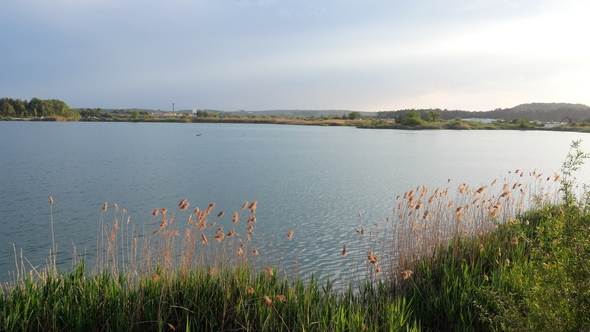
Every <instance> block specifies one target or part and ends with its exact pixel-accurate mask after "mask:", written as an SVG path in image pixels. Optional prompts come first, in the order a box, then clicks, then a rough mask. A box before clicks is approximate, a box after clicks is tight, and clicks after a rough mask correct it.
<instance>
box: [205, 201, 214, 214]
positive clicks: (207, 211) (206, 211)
mask: <svg viewBox="0 0 590 332" xmlns="http://www.w3.org/2000/svg"><path fill="white" fill-rule="evenodd" d="M214 207H215V203H211V204H209V207H208V208H207V210H205V214H209V213H211V210H213V208H214Z"/></svg>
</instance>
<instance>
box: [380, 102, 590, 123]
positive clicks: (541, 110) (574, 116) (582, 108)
mask: <svg viewBox="0 0 590 332" xmlns="http://www.w3.org/2000/svg"><path fill="white" fill-rule="evenodd" d="M413 112H417V113H418V114H419V115H420V117H422V116H424V115H426V116H427V117H429V115H431V114H433V112H436V113H439V114H440V118H441V119H443V120H453V119H456V118H463V119H464V118H475V119H503V120H514V119H520V118H525V119H529V120H536V121H541V122H561V121H564V120H565V121H568V122H571V121H575V122H577V121H584V120H587V119H590V107H588V106H586V105H580V104H564V103H561V104H541V103H533V104H524V105H519V106H516V107H513V108H504V109H502V108H497V109H495V110H491V111H484V112H470V111H462V110H446V109H444V110H441V109H440V108H436V109H418V110H414V109H413V110H408V109H405V110H398V111H383V112H378V113H377V119H398V118H401V117H405V116H406V114H407V113H410V114H413V116H414V117H415V114H414V113H413Z"/></svg>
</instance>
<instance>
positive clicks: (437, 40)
mask: <svg viewBox="0 0 590 332" xmlns="http://www.w3.org/2000/svg"><path fill="white" fill-rule="evenodd" d="M589 15H590V1H587V0H580V1H567V0H526V1H507V0H446V1H443V0H415V1H409V0H407V1H399V0H384V1H381V0H364V1H352V0H313V1H311V0H283V1H279V0H275V1H273V0H260V1H255V0H252V1H247V0H241V1H240V0H52V1H47V0H4V1H2V3H1V4H0V41H1V45H2V46H1V47H0V97H11V98H20V99H31V98H32V97H38V98H42V99H53V98H55V99H61V100H63V101H65V102H66V103H67V104H68V105H70V106H72V107H90V108H95V107H101V108H135V107H137V108H150V109H158V108H159V109H163V110H170V109H172V103H175V108H176V109H177V110H178V109H192V108H202V109H205V108H209V109H219V110H225V111H234V110H238V109H244V110H249V111H255V110H268V109H348V110H360V111H379V110H397V109H405V108H430V107H439V108H447V109H464V110H471V111H485V110H491V109H494V108H498V107H501V108H506V107H512V106H515V105H517V104H521V103H529V102H569V103H583V104H586V105H590V43H589V42H588V41H589V38H590V37H589V33H590V19H588V17H589Z"/></svg>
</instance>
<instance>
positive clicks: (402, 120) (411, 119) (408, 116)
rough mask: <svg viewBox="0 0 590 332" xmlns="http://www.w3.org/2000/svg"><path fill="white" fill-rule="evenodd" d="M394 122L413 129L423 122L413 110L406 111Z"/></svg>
mask: <svg viewBox="0 0 590 332" xmlns="http://www.w3.org/2000/svg"><path fill="white" fill-rule="evenodd" d="M395 122H397V123H399V124H402V125H404V126H409V127H415V126H420V125H421V124H422V122H423V120H422V118H421V117H420V113H419V112H418V111H416V110H414V109H412V110H409V111H407V112H406V113H405V114H404V115H398V116H396V117H395Z"/></svg>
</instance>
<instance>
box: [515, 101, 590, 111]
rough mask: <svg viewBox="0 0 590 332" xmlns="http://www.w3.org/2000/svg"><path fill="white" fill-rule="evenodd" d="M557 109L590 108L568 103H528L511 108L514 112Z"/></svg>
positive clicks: (589, 107)
mask: <svg viewBox="0 0 590 332" xmlns="http://www.w3.org/2000/svg"><path fill="white" fill-rule="evenodd" d="M559 109H572V110H588V109H590V106H587V105H584V104H568V103H529V104H520V105H518V106H514V107H512V108H511V110H514V111H555V110H559Z"/></svg>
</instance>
